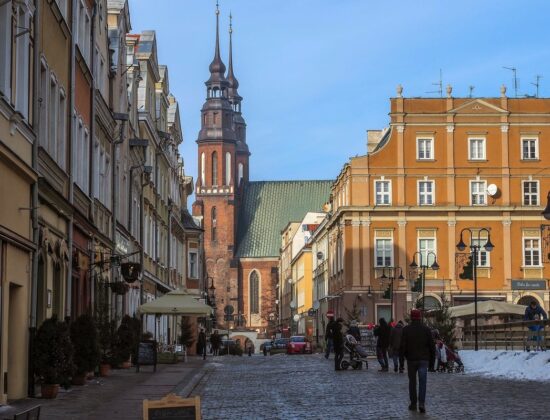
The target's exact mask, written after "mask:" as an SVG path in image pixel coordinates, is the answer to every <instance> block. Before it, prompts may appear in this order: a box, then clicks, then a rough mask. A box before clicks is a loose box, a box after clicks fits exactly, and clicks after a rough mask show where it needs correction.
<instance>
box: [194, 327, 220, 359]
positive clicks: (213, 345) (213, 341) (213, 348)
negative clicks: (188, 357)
mask: <svg viewBox="0 0 550 420" xmlns="http://www.w3.org/2000/svg"><path fill="white" fill-rule="evenodd" d="M221 344H222V337H221V336H220V335H219V334H218V331H216V330H214V332H213V333H212V334H211V335H210V352H211V353H212V355H213V356H218V355H219V352H220V346H221ZM207 350H208V340H207V339H206V332H205V330H204V328H200V330H199V336H198V338H197V354H198V355H201V356H202V358H203V360H205V359H206V352H207Z"/></svg>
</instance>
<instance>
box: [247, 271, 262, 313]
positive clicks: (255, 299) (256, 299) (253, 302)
mask: <svg viewBox="0 0 550 420" xmlns="http://www.w3.org/2000/svg"><path fill="white" fill-rule="evenodd" d="M249 290H250V313H251V314H259V313H260V277H259V276H258V272H257V271H256V270H254V271H252V273H250V289H249Z"/></svg>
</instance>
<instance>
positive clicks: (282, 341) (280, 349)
mask: <svg viewBox="0 0 550 420" xmlns="http://www.w3.org/2000/svg"><path fill="white" fill-rule="evenodd" d="M289 341H290V339H289V338H277V339H275V340H273V341H272V344H271V349H269V354H270V355H271V354H276V353H286V346H287V345H288V342H289Z"/></svg>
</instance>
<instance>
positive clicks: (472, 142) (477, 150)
mask: <svg viewBox="0 0 550 420" xmlns="http://www.w3.org/2000/svg"><path fill="white" fill-rule="evenodd" d="M468 159H470V160H485V159H486V157H485V139H484V138H470V139H468Z"/></svg>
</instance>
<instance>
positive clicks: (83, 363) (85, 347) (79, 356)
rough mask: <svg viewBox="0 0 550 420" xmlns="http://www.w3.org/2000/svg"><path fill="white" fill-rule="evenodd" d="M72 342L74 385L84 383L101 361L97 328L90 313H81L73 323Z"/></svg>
mask: <svg viewBox="0 0 550 420" xmlns="http://www.w3.org/2000/svg"><path fill="white" fill-rule="evenodd" d="M71 342H72V343H73V347H74V357H73V361H74V365H75V372H74V375H73V380H72V382H73V384H74V385H84V383H85V381H86V376H87V374H88V372H90V371H92V372H93V371H94V370H95V368H96V366H97V364H98V363H99V343H98V337H97V329H96V325H95V322H94V320H93V318H92V317H91V316H90V315H80V316H79V317H78V318H77V319H76V320H75V321H73V322H72V323H71Z"/></svg>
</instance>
